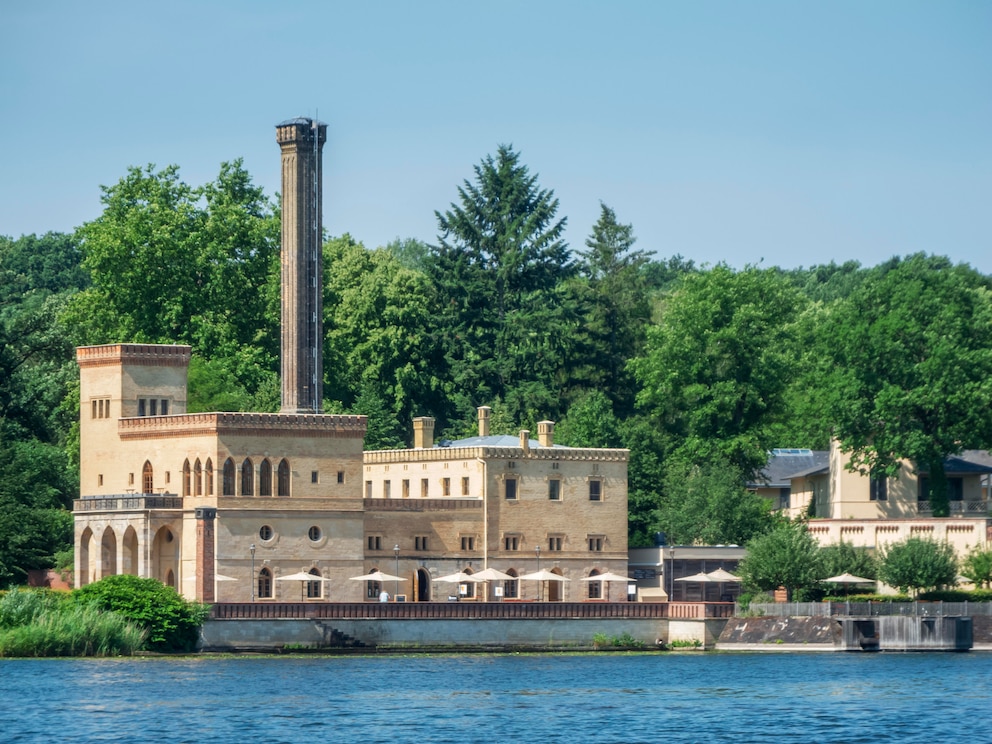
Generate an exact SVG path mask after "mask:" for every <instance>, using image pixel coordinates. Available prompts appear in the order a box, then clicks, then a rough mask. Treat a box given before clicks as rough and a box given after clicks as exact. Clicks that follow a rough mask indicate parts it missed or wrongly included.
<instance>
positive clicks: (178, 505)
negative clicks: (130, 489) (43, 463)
mask: <svg viewBox="0 0 992 744" xmlns="http://www.w3.org/2000/svg"><path fill="white" fill-rule="evenodd" d="M182 508H183V499H182V497H181V496H165V495H159V494H141V493H137V494H122V495H119V496H90V497H87V498H82V499H75V500H73V502H72V510H73V511H74V512H86V511H140V510H142V509H182Z"/></svg>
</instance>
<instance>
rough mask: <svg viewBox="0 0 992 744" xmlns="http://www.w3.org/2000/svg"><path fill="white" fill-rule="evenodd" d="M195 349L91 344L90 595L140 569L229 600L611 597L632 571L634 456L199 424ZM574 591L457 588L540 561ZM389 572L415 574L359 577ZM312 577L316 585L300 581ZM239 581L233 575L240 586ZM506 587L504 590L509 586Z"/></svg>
mask: <svg viewBox="0 0 992 744" xmlns="http://www.w3.org/2000/svg"><path fill="white" fill-rule="evenodd" d="M190 352H191V350H190V348H189V347H188V346H157V345H148V344H111V345H105V346H94V347H83V348H80V349H79V350H78V351H77V361H78V363H79V366H80V403H81V408H80V442H81V444H80V455H81V457H80V461H81V469H80V493H81V498H80V499H78V500H77V501H76V503H75V523H76V528H75V530H76V534H75V543H76V585H77V586H81V585H83V584H87V583H90V582H92V581H95V580H98V579H100V578H102V577H104V576H107V575H111V574H119V573H129V574H134V575H138V576H148V577H154V578H157V579H160V580H161V581H163V582H165V583H166V584H169V585H171V586H174V587H175V588H176V589H177V590H178V591H180V592H181V593H182V594H184V595H185V596H187V597H190V598H196V599H201V600H203V601H207V602H214V601H249V600H252V599H254V600H255V601H270V600H272V601H277V600H281V601H295V600H305V601H329V600H333V601H360V600H363V599H375V598H376V597H377V595H378V592H379V591H380V590H382V589H386V590H387V591H388V592H390V593H391V594H394V593H399V594H400V595H401V596H402V597H403V598H405V599H407V600H409V601H430V600H438V599H442V600H446V599H447V598H448V597H449V596H456V597H459V598H460V599H472V598H482V599H498V598H503V599H507V600H512V599H536V598H541V599H546V600H551V601H555V600H579V599H598V598H600V596H601V595H602V593H603V587H601V585H600V583H599V582H582V581H579V580H580V579H582V578H585V577H588V576H591V575H595V574H599V573H605V572H607V571H612V572H614V573H621V574H622V573H624V572H625V571H626V568H627V456H628V453H627V450H619V449H594V448H572V447H562V446H558V445H555V444H554V441H553V437H554V424H553V423H552V422H550V421H545V422H541V423H540V424H539V427H540V430H539V436H538V439H537V440H532V439H530V437H529V432H520V434H519V435H518V436H516V437H514V436H492V435H489V433H488V413H489V409H488V408H485V407H484V408H482V409H480V434H479V436H478V437H474V438H472V439H468V440H462V441H458V442H451V443H447V442H446V443H444V446H435V445H434V441H433V433H432V428H433V421H432V420H431V419H428V418H422V419H417V420H416V421H415V422H414V425H415V444H416V445H417V446H416V447H414V448H411V449H404V450H389V451H373V452H365V453H364V454H363V452H362V440H363V436H364V433H365V428H366V420H365V417H363V416H339V415H314V414H288V413H278V414H259V413H187V412H186V384H187V380H186V371H187V365H188V362H189V358H190ZM539 565H540V567H541V568H543V569H546V570H549V571H552V572H553V573H556V574H558V575H561V576H562V577H563V578H564V579H567V581H562V582H558V581H553V580H552V581H544V582H537V581H533V582H529V581H519V580H518V581H506V582H496V583H489V584H485V585H474V584H472V583H466V584H461V585H459V584H445V583H438V582H437V581H436V580H437V579H438V578H440V577H442V576H444V575H446V574H449V573H456V572H459V571H464V572H465V573H472V572H475V571H478V570H482V569H485V568H490V567H492V568H496V569H498V570H500V571H503V572H504V573H507V574H509V575H515V576H522V575H524V574H527V573H531V572H534V571H535V570H537V568H538V566H539ZM372 569H378V570H381V571H383V572H386V573H392V574H395V575H398V576H400V577H401V578H402V581H398V582H392V585H390V582H387V583H386V585H385V586H380V585H378V584H377V583H376V582H355V581H351V579H352V578H353V577H355V576H359V575H363V574H366V573H368V572H369V571H371V570H372ZM302 574H309V575H312V576H314V579H313V580H296V581H282V579H284V578H285V577H286V576H290V575H302ZM229 579H230V580H229ZM497 590H499V591H497Z"/></svg>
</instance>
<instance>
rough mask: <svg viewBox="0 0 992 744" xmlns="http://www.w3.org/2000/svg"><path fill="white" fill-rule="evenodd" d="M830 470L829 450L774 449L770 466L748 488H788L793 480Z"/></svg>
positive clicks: (766, 466) (771, 453) (769, 458)
mask: <svg viewBox="0 0 992 744" xmlns="http://www.w3.org/2000/svg"><path fill="white" fill-rule="evenodd" d="M829 469H830V453H829V452H828V451H827V450H809V449H774V450H772V451H771V452H770V453H769V456H768V464H767V465H765V468H764V470H762V471H761V474H760V475H758V477H757V478H756V479H755V480H754V481H753V482H751V483H748V484H747V485H748V488H788V487H789V486H790V485H791V483H792V479H793V478H798V477H801V476H805V475H813V474H814V473H819V472H823V473H826V472H828V471H829Z"/></svg>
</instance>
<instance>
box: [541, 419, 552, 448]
mask: <svg viewBox="0 0 992 744" xmlns="http://www.w3.org/2000/svg"><path fill="white" fill-rule="evenodd" d="M537 441H539V442H540V443H541V446H542V447H554V446H555V422H554V421H538V422H537Z"/></svg>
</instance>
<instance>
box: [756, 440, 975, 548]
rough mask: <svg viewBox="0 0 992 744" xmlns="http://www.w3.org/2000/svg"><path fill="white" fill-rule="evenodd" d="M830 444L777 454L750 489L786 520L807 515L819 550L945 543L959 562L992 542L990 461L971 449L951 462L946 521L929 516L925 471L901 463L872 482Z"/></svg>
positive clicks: (780, 451)
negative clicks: (912, 540)
mask: <svg viewBox="0 0 992 744" xmlns="http://www.w3.org/2000/svg"><path fill="white" fill-rule="evenodd" d="M849 462H850V458H849V456H848V455H847V454H846V453H844V452H842V451H841V448H840V446H839V444H838V443H837V442H836V441H834V442H832V443H831V447H830V449H829V450H828V451H814V450H795V449H794V450H774V451H773V452H772V457H771V459H770V461H769V465H768V467H767V468H766V471H765V477H764V478H763V479H762V480H761V481H759V482H756V483H752V484H749V487H750V488H752V490H754V491H756V492H757V493H759V494H761V495H763V496H765V497H766V498H768V499H770V500H771V501H772V503H773V504H774V505H775V507H776V508H778V509H779V510H781V511H782V512H784V513H786V514H788V515H789V516H790V517H800V516H809V517H810V522H809V531H810V534H812V535H813V536H814V537H816V538H817V540H818V541H819V542H820V544H821V545H832V544H836V543H838V542H840V541H844V542H846V543H850V544H852V545H855V546H861V547H869V548H884V547H885V546H886V545H888V544H891V543H893V542H899V541H902V540H905V539H906V538H907V537H910V536H917V537H929V538H932V539H936V540H941V541H945V540H946V541H947V542H949V543H950V544H951V545H953V546H954V549H955V551H956V552H957V554H958V556H959V557H963V556H964V555H965V554H967V552H968V551H969V550H970V549H972V548H974V547H975V546H976V545H977V546H982V547H984V546H986V545H988V544H989V542H992V535H990V531H992V519H990V518H989V505H990V501H989V497H990V493H989V487H990V485H989V476H990V474H992V457H990V455H989V453H987V452H979V451H968V452H965V453H963V454H962V455H959V456H954V457H949V458H948V459H947V461H946V462H945V469H946V473H947V478H948V484H949V487H950V499H951V500H950V516H949V517H946V518H935V517H933V516H932V510H931V508H930V502H929V501H928V500H927V499H926V494H927V487H926V473H925V472H920V471H918V470H917V469H916V468H914V467H913V466H912V464H911V463H907V462H904V463H902V464H901V467H900V469H899V473H898V475H897V476H896V477H894V478H873V477H869V476H868V475H865V474H862V473H860V472H857V471H852V470H850V469H849V468H848V464H849Z"/></svg>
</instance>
